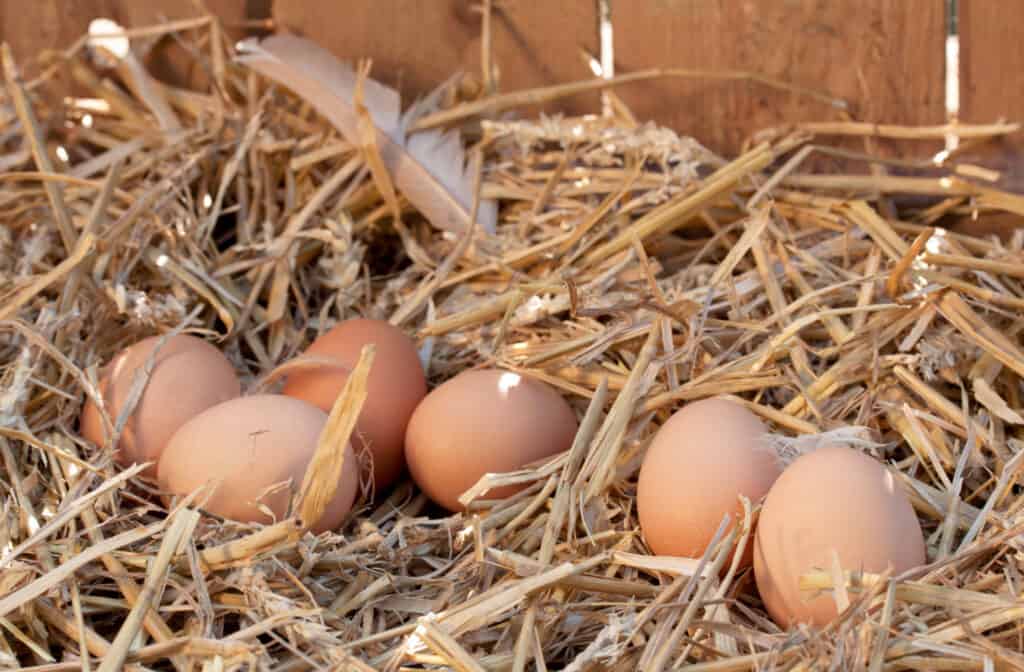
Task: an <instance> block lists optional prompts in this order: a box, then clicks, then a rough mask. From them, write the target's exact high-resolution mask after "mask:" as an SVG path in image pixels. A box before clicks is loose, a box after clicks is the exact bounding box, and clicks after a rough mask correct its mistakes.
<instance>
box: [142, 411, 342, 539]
mask: <svg viewBox="0 0 1024 672" xmlns="http://www.w3.org/2000/svg"><path fill="white" fill-rule="evenodd" d="M326 424H327V414H326V413H324V412H323V411H321V410H320V409H319V408H316V407H315V406H312V405H310V404H307V403H306V402H304V401H300V400H298V399H292V398H291V397H285V396H283V395H278V394H262V395H253V396H251V397H240V398H238V399H232V400H231V401H227V402H225V403H223V404H219V405H217V406H214V407H213V408H210V409H208V410H206V411H204V412H203V413H200V414H199V415H197V416H196V417H194V418H192V420H190V421H189V422H187V423H185V425H183V426H182V428H181V429H179V430H178V431H177V433H175V435H174V437H173V438H172V439H171V442H170V443H169V444H168V446H167V449H166V450H165V451H164V454H163V456H162V457H161V458H160V471H159V473H160V486H161V487H162V488H163V489H164V490H165V491H167V492H169V493H172V494H177V495H186V494H189V493H191V492H193V491H194V490H196V489H197V488H200V487H202V486H204V485H206V484H207V483H211V482H212V483H218V482H219V485H217V486H216V489H215V490H214V492H213V495H212V497H211V498H210V499H209V500H208V501H207V502H206V503H205V504H204V505H203V508H204V509H206V510H207V511H209V512H211V513H215V514H217V515H219V516H223V517H225V518H230V519H232V520H237V521H240V522H258V523H270V522H273V519H272V518H271V517H270V516H268V515H267V514H265V513H264V512H262V511H260V505H262V506H264V507H266V508H267V509H269V510H270V511H272V512H273V514H274V517H275V518H276V519H277V520H281V519H282V518H284V516H285V515H287V512H288V504H289V502H290V501H291V498H292V493H294V492H295V491H296V490H298V488H299V487H300V486H301V485H302V479H303V477H304V476H305V474H306V467H307V466H309V463H310V461H311V460H312V459H313V455H314V453H315V452H316V447H317V442H318V441H319V439H320V432H321V431H322V430H323V428H324V426H325V425H326ZM289 479H290V483H288V481H289ZM276 486H280V487H276ZM358 487H359V468H358V464H357V462H356V457H355V452H354V451H353V450H352V446H351V444H350V445H348V446H347V447H346V448H345V468H344V470H343V471H342V476H341V482H340V483H339V484H338V489H337V490H336V491H335V493H334V497H333V498H332V499H331V502H330V504H328V506H327V509H326V511H325V512H324V514H323V516H321V518H320V520H318V521H316V523H315V524H314V525H312V529H313V531H314V532H317V533H319V532H323V531H325V530H333V529H335V528H336V527H338V525H340V524H341V522H342V520H343V519H344V518H345V515H346V514H347V513H348V512H349V511H350V510H351V509H352V504H353V502H355V498H356V491H357V490H358ZM201 497H202V496H201Z"/></svg>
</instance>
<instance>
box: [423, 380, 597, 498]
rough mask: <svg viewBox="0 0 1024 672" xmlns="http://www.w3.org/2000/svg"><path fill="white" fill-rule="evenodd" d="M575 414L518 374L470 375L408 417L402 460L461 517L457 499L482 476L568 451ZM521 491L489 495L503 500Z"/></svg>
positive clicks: (545, 388)
mask: <svg viewBox="0 0 1024 672" xmlns="http://www.w3.org/2000/svg"><path fill="white" fill-rule="evenodd" d="M576 427H577V425H576V415H575V413H573V410H572V408H570V406H569V404H568V403H567V402H566V401H565V399H563V398H562V396H561V395H559V394H558V392H556V391H555V390H554V389H552V388H551V387H549V386H548V385H546V384H544V383H542V382H540V381H538V380H534V379H531V378H527V377H525V376H519V375H518V374H515V373H510V372H506V371H498V370H494V369H488V370H483V371H467V372H465V373H461V374H459V375H458V376H456V377H454V378H452V379H451V380H449V381H447V382H446V383H444V384H443V385H440V386H439V387H437V388H436V389H435V390H433V391H432V392H431V393H430V394H428V395H427V397H426V398H425V399H424V400H423V402H422V403H420V405H419V406H418V407H417V408H416V412H415V413H413V416H412V420H410V421H409V430H408V432H407V433H406V436H405V457H406V460H407V461H408V463H409V471H410V472H411V473H412V477H413V480H415V481H416V483H417V485H419V486H420V489H421V490H423V492H425V493H426V494H427V496H428V497H430V498H431V499H432V500H434V501H435V502H437V503H438V504H440V505H441V506H443V507H445V508H446V509H448V510H450V511H461V510H463V508H464V507H463V506H462V505H461V504H460V503H459V496H460V495H462V493H464V492H465V491H466V490H468V489H469V488H471V487H472V486H473V485H475V484H476V482H477V481H479V480H480V478H481V477H482V476H483V475H484V474H487V473H502V472H507V471H515V470H516V469H519V468H521V467H524V466H526V465H528V464H530V463H532V462H536V461H538V460H541V459H542V458H546V457H550V456H553V455H556V454H558V453H560V452H562V451H565V450H568V449H569V448H571V447H572V441H573V439H574V438H575V436H576ZM522 487H523V486H506V487H502V488H497V489H495V490H491V491H490V492H489V493H487V495H486V498H487V499H500V498H503V497H508V496H509V495H512V494H514V493H515V492H518V491H519V490H521V489H522Z"/></svg>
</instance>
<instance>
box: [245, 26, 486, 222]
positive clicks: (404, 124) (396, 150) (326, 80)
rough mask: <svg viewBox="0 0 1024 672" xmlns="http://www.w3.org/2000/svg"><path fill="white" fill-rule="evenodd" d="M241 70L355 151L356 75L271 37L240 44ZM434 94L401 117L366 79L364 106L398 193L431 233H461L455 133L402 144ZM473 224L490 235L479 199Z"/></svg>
mask: <svg viewBox="0 0 1024 672" xmlns="http://www.w3.org/2000/svg"><path fill="white" fill-rule="evenodd" d="M238 50H239V55H238V57H237V60H238V61H239V62H240V63H243V64H245V65H246V66H248V67H250V68H252V69H253V70H255V71H257V72H259V73H260V74H262V75H264V76H266V77H269V78H270V79H273V80H274V81H276V82H278V83H279V84H281V85H282V86H285V87H287V88H289V89H291V90H292V91H294V92H295V93H296V94H297V95H299V96H300V97H302V98H303V99H304V100H306V101H307V102H309V103H310V105H312V106H313V108H314V109H316V110H317V112H319V113H320V114H321V115H323V116H324V117H325V118H326V119H327V120H328V121H330V122H331V124H333V125H334V126H335V128H337V129H338V131H339V132H340V133H341V134H342V135H343V136H344V137H345V139H346V140H348V141H349V142H351V143H353V144H360V143H361V140H360V137H359V127H358V117H357V115H356V111H355V107H354V96H355V85H356V74H355V72H354V71H353V69H352V68H351V67H350V66H348V65H346V64H345V63H342V62H341V61H339V60H337V59H336V58H335V57H334V56H333V55H332V54H331V53H330V52H328V51H327V50H326V49H323V48H322V47H320V46H318V45H316V44H315V43H313V42H310V41H309V40H306V39H303V38H300V37H295V36H293V35H274V36H271V37H267V38H265V39H263V40H262V41H258V40H256V39H249V40H245V41H243V42H242V43H240V44H239V47H238ZM441 92H442V89H438V90H437V91H435V92H434V93H433V94H431V95H430V96H427V97H426V98H424V99H423V100H422V101H420V102H419V103H417V104H415V105H413V106H412V107H411V108H410V109H409V110H408V111H407V112H406V114H405V115H400V110H401V101H400V97H399V95H398V92H396V91H395V90H394V89H391V88H389V87H386V86H384V85H383V84H381V83H379V82H376V81H373V80H371V79H369V78H367V80H366V81H365V82H364V84H363V103H364V105H365V106H366V108H367V110H368V111H369V113H370V118H371V119H372V120H373V123H374V125H375V126H376V127H377V130H378V137H377V143H378V146H379V148H380V153H381V158H382V160H383V161H384V165H385V166H387V168H388V170H389V172H390V173H391V176H392V179H393V180H394V182H395V185H396V187H398V189H399V190H400V191H401V192H402V193H403V194H404V195H405V197H406V198H407V199H409V202H410V203H412V204H413V205H414V206H415V207H416V208H417V209H418V210H419V211H420V212H421V213H422V214H423V216H424V217H426V218H427V219H428V220H429V221H430V222H431V224H433V225H434V226H435V227H437V228H440V229H444V230H448V231H453V232H455V233H463V232H464V231H466V229H467V228H468V226H469V223H470V215H471V211H472V207H473V186H474V185H473V182H474V180H473V176H472V175H471V174H470V173H469V171H468V170H467V166H466V157H465V152H464V151H463V149H462V142H461V138H460V135H459V133H458V132H457V131H447V132H445V131H439V130H431V131H425V132H418V133H413V134H411V135H409V136H408V137H406V129H407V128H408V127H409V126H410V125H411V124H412V123H413V122H414V121H415V120H416V119H418V118H419V117H420V116H422V115H423V114H426V113H427V112H430V111H432V110H433V109H435V108H436V107H437V102H438V100H439V96H440V94H441ZM476 221H477V222H478V223H479V224H480V226H481V227H482V228H483V229H484V230H485V231H487V232H489V233H493V232H494V228H495V223H496V221H497V204H496V203H495V202H494V201H490V200H481V202H480V205H479V208H478V212H477V219H476Z"/></svg>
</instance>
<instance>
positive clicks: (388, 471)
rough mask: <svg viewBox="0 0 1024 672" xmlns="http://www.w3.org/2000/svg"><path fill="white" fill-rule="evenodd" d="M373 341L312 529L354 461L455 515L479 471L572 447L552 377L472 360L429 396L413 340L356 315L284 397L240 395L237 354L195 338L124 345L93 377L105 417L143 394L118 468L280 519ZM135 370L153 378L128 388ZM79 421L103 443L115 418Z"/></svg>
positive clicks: (214, 505) (341, 496)
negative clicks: (332, 480) (356, 409)
mask: <svg viewBox="0 0 1024 672" xmlns="http://www.w3.org/2000/svg"><path fill="white" fill-rule="evenodd" d="M161 340H163V341H164V342H163V343H162V344H161ZM367 344H373V345H374V346H375V347H376V356H375V358H374V362H373V366H372V367H371V369H370V373H369V380H368V385H367V388H368V389H367V397H366V400H365V402H364V404H363V407H362V410H361V412H360V415H359V418H358V420H357V423H356V428H355V431H354V432H353V435H352V439H351V441H350V445H349V446H347V447H346V451H347V453H346V458H345V465H346V466H345V468H344V469H343V472H342V475H341V481H340V482H339V484H338V487H337V488H336V490H335V495H334V498H333V499H332V501H331V502H330V503H329V505H328V506H327V508H326V510H325V512H324V513H323V515H322V516H321V518H320V520H318V521H309V522H310V523H311V529H313V530H314V531H315V532H320V531H325V530H331V529H336V528H337V527H338V526H339V525H340V524H341V522H342V521H343V519H344V518H345V516H346V514H347V513H348V512H349V511H350V510H351V508H352V507H353V505H354V503H355V500H356V497H357V494H358V492H357V491H358V489H359V476H360V469H361V466H367V467H368V468H370V466H371V465H372V474H373V481H374V485H375V489H376V490H377V491H378V492H379V491H381V490H382V489H384V488H387V487H388V486H389V485H392V484H393V483H395V482H396V481H397V480H398V479H399V478H400V477H401V476H402V474H403V473H405V472H406V470H408V472H409V473H410V475H411V476H412V478H413V480H414V481H415V482H416V483H417V484H418V485H419V486H420V488H421V490H423V491H424V492H425V493H426V494H427V496H429V497H430V498H431V499H433V500H434V501H435V502H437V503H438V504H440V505H441V506H444V507H446V508H447V509H449V510H452V511H458V510H461V509H462V508H463V507H462V505H461V503H460V502H459V496H460V495H462V494H463V493H464V492H465V491H466V490H468V489H469V488H470V487H472V486H473V485H474V484H475V483H476V482H477V481H478V480H479V479H480V478H481V477H482V476H484V475H485V474H487V473H496V472H505V471H510V470H514V469H518V468H520V467H523V466H525V465H527V464H530V463H532V462H535V461H537V460H540V459H543V458H546V457H549V456H552V455H555V454H557V453H560V452H563V451H565V450H567V449H568V448H569V447H570V445H571V443H572V440H573V437H574V436H575V433H576V416H575V414H574V412H573V410H572V409H571V408H570V406H569V404H568V403H567V402H566V401H565V400H564V399H563V398H562V397H561V395H559V394H558V393H557V392H555V391H554V390H553V389H552V388H550V387H549V386H547V385H546V384H544V383H542V382H540V381H537V380H534V379H531V378H526V377H521V376H519V375H518V374H515V373H512V372H508V371H500V370H494V369H488V370H475V371H466V372H464V373H461V374H459V375H457V376H455V377H454V378H452V379H450V380H448V381H447V382H445V383H443V384H442V385H440V386H438V387H437V388H436V389H434V390H433V391H431V392H430V393H429V394H428V391H427V382H426V378H425V376H424V373H423V367H422V365H421V363H420V359H419V355H418V353H417V351H416V347H415V344H414V343H413V341H412V340H411V339H410V338H409V337H408V336H407V335H406V334H405V333H404V332H402V331H401V330H400V329H398V328H396V327H394V326H392V325H390V324H388V323H387V322H382V321H378V320H370V319H353V320H348V321H345V322H343V323H341V324H339V325H338V326H336V327H334V328H333V329H331V330H330V331H328V332H326V333H325V334H323V335H322V336H320V337H319V338H318V339H316V340H315V341H314V342H313V343H312V344H311V345H310V346H309V348H308V349H307V350H306V351H305V354H306V355H307V357H306V363H304V364H302V365H301V366H296V367H294V369H293V372H291V373H289V374H288V375H287V378H286V379H285V381H284V386H283V387H282V389H281V392H280V394H253V395H245V396H243V395H242V391H241V385H240V383H239V379H238V376H237V374H236V372H235V370H234V368H233V367H232V365H231V363H230V362H229V361H228V359H227V358H226V357H225V356H224V354H223V353H222V352H220V351H219V350H217V349H216V348H215V347H214V346H212V345H211V344H209V343H208V342H206V341H205V340H203V339H201V338H197V337H194V336H188V335H178V336H173V337H170V338H167V339H161V338H160V337H151V338H147V339H144V340H142V341H140V342H138V343H136V344H134V345H132V346H130V347H128V348H126V349H124V350H123V351H121V352H120V353H119V354H118V355H117V356H116V357H114V359H113V360H111V362H110V363H109V364H108V365H107V366H105V367H104V368H103V370H102V372H101V375H100V385H99V393H100V397H101V398H102V400H103V406H104V408H105V410H106V414H107V417H108V418H110V421H111V422H112V423H113V422H116V421H117V418H118V416H119V414H120V413H121V412H122V410H123V409H125V408H126V405H127V403H128V401H129V399H130V398H131V397H132V396H133V395H138V394H139V393H140V391H141V396H139V398H138V400H137V401H136V403H135V405H134V407H133V409H132V413H131V415H130V416H129V417H128V418H126V421H125V422H124V426H123V427H122V429H121V432H120V433H119V435H118V441H117V445H116V452H115V457H116V459H117V460H118V462H120V463H121V464H123V465H131V464H135V463H149V466H148V467H147V469H146V471H145V472H144V475H145V476H147V477H149V478H150V479H153V480H155V481H157V483H158V484H159V485H160V487H161V489H162V490H163V491H164V492H165V493H167V494H170V495H187V494H189V493H192V492H194V491H196V490H197V489H199V488H202V487H204V486H207V485H213V486H214V487H213V489H212V491H210V492H204V493H203V496H202V498H201V502H202V506H203V508H204V509H205V510H206V511H208V512H210V513H214V514H216V515H219V516H223V517H225V518H230V519H233V520H237V521H242V522H270V521H272V520H273V519H275V518H276V519H280V518H281V517H283V516H284V515H286V514H287V512H288V507H289V503H290V501H291V490H290V488H289V487H287V486H288V484H289V483H290V484H291V487H297V486H298V485H299V484H301V483H302V480H303V476H304V474H305V471H306V468H307V467H308V466H309V464H310V462H311V460H312V458H313V455H314V453H315V452H316V449H317V446H318V443H319V439H320V435H321V432H322V431H323V429H324V427H325V426H326V424H327V419H328V413H329V412H330V411H331V408H332V407H333V405H334V403H335V401H336V400H337V398H338V395H339V394H340V393H341V391H342V389H343V388H344V385H345V382H346V380H347V377H348V375H349V373H350V372H351V371H352V369H354V367H355V365H356V364H357V362H358V360H359V357H360V353H361V351H362V348H363V346H365V345H367ZM158 346H159V347H158ZM143 369H147V370H148V372H149V375H148V378H147V379H146V381H145V385H144V386H143V387H141V388H140V389H136V388H137V387H138V383H137V382H136V381H137V380H139V375H140V373H141V372H142V371H143ZM80 424H81V427H80V429H81V433H82V435H83V436H84V437H85V438H86V439H87V440H90V441H92V442H93V443H96V444H98V445H106V444H107V443H108V441H109V431H110V430H111V429H113V428H112V427H111V426H110V425H109V424H108V423H107V422H105V421H104V419H103V414H102V413H101V412H100V408H99V406H97V404H96V403H95V402H94V401H93V400H92V399H88V400H87V401H86V404H85V406H84V407H83V410H82V416H81V421H80ZM360 458H366V459H365V461H363V462H361V461H360ZM367 463H369V464H367ZM517 490H518V487H516V486H508V487H504V488H498V489H496V490H494V491H492V492H491V493H488V496H489V497H491V498H499V497H505V496H509V495H510V494H512V493H514V492H515V491H517Z"/></svg>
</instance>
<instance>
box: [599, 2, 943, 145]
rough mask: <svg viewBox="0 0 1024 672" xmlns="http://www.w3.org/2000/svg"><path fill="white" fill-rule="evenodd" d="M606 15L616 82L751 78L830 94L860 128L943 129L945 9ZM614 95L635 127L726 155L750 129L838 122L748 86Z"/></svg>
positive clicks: (654, 10) (656, 8) (694, 83)
mask: <svg viewBox="0 0 1024 672" xmlns="http://www.w3.org/2000/svg"><path fill="white" fill-rule="evenodd" d="M613 11H614V14H613V16H612V22H613V24H614V26H615V60H616V63H617V68H618V69H617V73H620V74H621V73H625V72H630V71H635V70H641V69H644V68H649V67H654V66H674V67H680V68H693V69H713V70H727V69H728V70H744V71H754V72H758V73H761V74H764V75H768V76H771V77H776V78H779V79H783V80H785V81H787V82H789V83H791V84H795V85H799V86H804V87H808V88H813V89H817V90H825V91H827V92H829V93H831V94H833V95H835V96H839V97H841V98H843V99H845V100H847V101H849V102H850V103H852V104H853V107H852V113H853V115H854V117H855V118H856V119H858V120H862V121H873V122H888V123H898V124H936V123H942V122H943V121H944V120H945V110H944V83H943V82H944V72H945V68H944V64H945V54H944V36H943V29H944V19H945V10H944V2H943V0H829V1H822V0H806V1H791V0H763V1H760V2H748V1H745V0H700V1H697V2H692V1H685V0H637V1H635V2H630V3H616V5H615V7H614V10H613ZM620 95H621V97H622V98H623V100H624V101H625V102H626V103H627V104H628V105H629V106H630V107H631V109H633V111H634V113H635V114H636V115H637V117H638V118H640V119H654V120H656V121H657V122H659V123H661V124H664V125H667V126H670V127H673V128H675V129H676V130H678V131H680V132H682V133H686V134H689V135H692V136H694V137H695V138H697V139H698V140H700V141H701V142H703V143H704V144H706V145H707V146H708V147H709V148H711V149H713V150H715V151H718V152H723V153H725V154H729V155H732V154H735V153H736V152H737V151H738V150H739V148H740V146H741V144H742V143H743V141H744V139H745V138H747V137H748V136H749V135H750V134H751V133H752V132H754V131H756V130H758V129H762V128H766V127H772V126H777V125H780V124H786V123H788V122H798V121H825V120H837V119H840V118H841V117H840V114H839V112H838V111H837V110H835V109H833V108H831V107H830V106H828V105H826V104H823V103H821V102H818V101H816V100H812V99H809V98H807V97H803V96H800V95H797V94H793V93H788V92H780V91H777V90H773V89H770V88H767V87H766V86H764V85H761V84H757V83H752V82H745V81H721V80H713V79H701V80H671V81H664V82H658V83H653V84H649V83H644V84H637V85H630V86H628V87H623V88H622V89H620ZM852 147H853V148H859V149H863V147H864V145H863V142H857V143H854V144H853V145H852ZM887 149H888V151H889V152H891V153H899V154H903V155H907V154H917V155H921V154H922V153H926V152H931V153H934V151H937V149H938V148H937V146H936V145H935V143H929V144H927V145H925V146H922V145H920V144H917V145H916V146H915V145H914V144H910V143H901V144H899V145H893V146H891V147H888V148H887Z"/></svg>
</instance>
